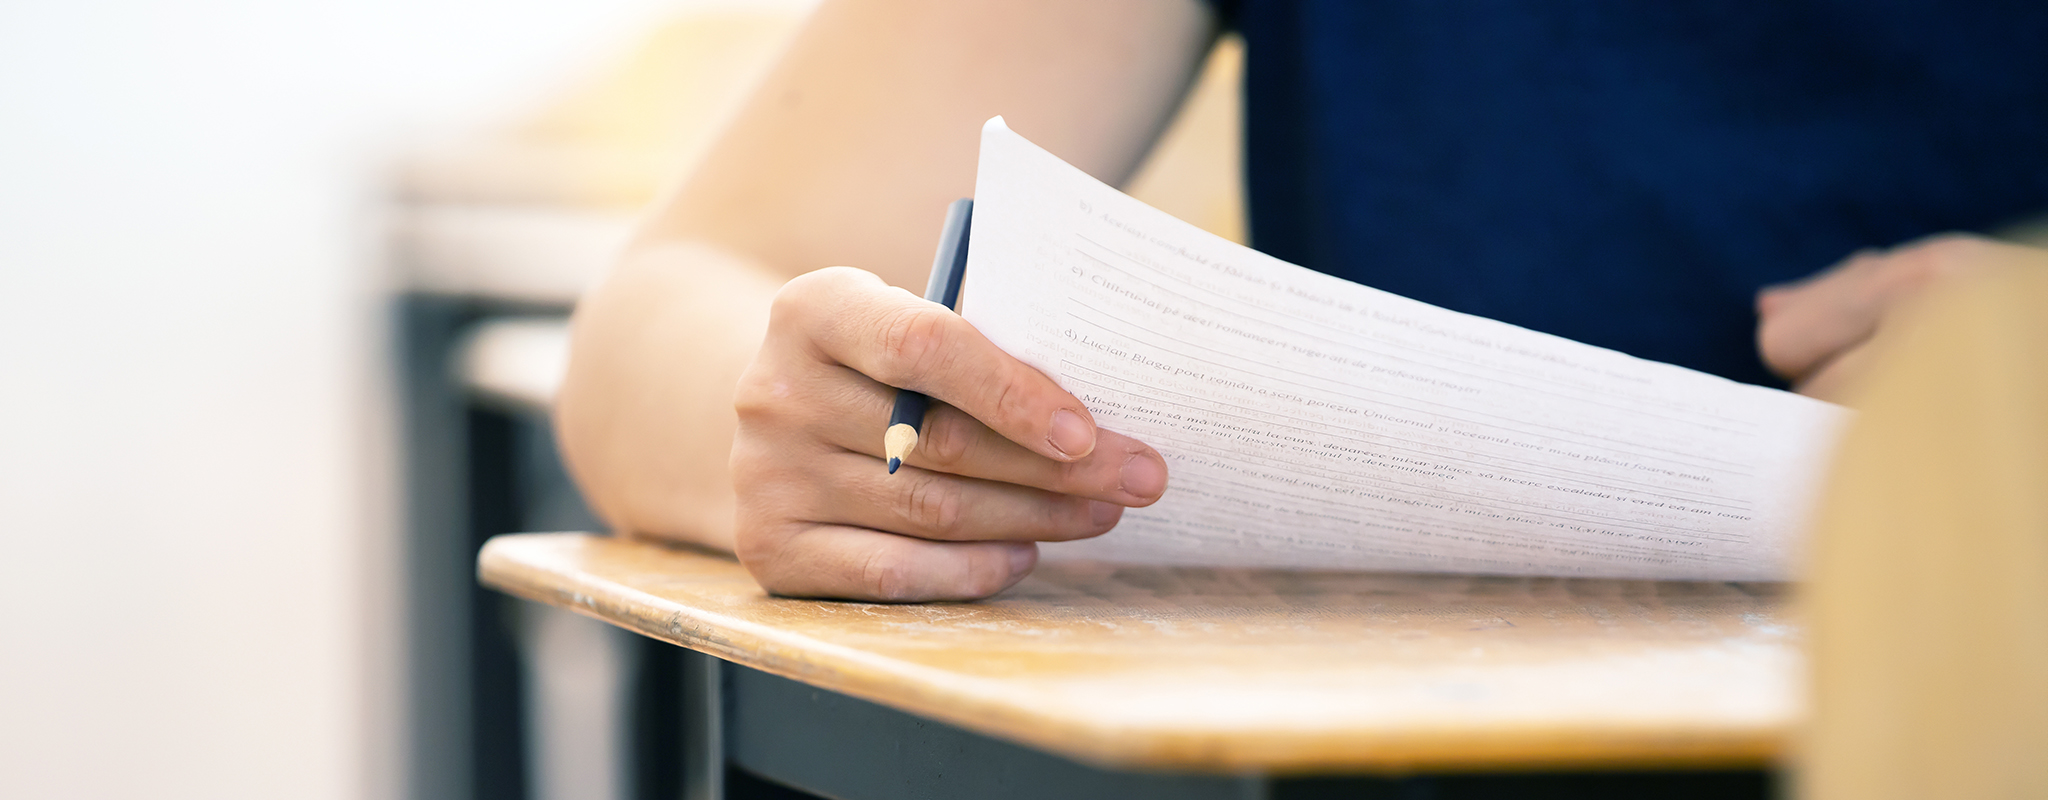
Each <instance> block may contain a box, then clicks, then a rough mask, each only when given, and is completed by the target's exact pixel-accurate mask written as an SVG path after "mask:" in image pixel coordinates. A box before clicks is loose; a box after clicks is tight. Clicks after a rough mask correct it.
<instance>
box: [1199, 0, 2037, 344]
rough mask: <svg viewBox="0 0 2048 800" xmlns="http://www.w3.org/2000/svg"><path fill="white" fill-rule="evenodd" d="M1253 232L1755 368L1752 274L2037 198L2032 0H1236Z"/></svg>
mask: <svg viewBox="0 0 2048 800" xmlns="http://www.w3.org/2000/svg"><path fill="white" fill-rule="evenodd" d="M1231 22H1232V23H1233V24H1234V26H1235V27H1236V28H1237V29H1238V30H1240V31H1241V32H1242V33H1243V35H1244V37H1245V41H1246V45H1247V51H1246V53H1247V56H1246V57H1247V62H1246V105H1245V117H1246V148H1247V165H1246V166H1247V172H1248V181H1247V186H1248V194H1249V200H1250V206H1251V224H1252V238H1253V244H1254V245H1255V246H1257V247H1258V248H1259V249H1261V250H1264V251H1266V252H1269V253H1271V254H1273V255H1275V256H1278V257H1280V258H1283V259H1286V260H1289V261H1293V262H1295V263H1299V264H1302V265H1304V266H1308V267H1311V268H1314V269H1318V270H1321V271H1324V272H1328V273H1331V274H1335V275H1338V276H1341V277H1344V278H1347V279H1350V280H1354V281H1357V282H1360V283H1364V284H1367V285H1370V286H1374V287H1377V288H1380V289H1384V290H1387V291H1391V292H1395V293H1397V294H1401V295H1405V296H1408V297H1412V298H1415V299H1418V300H1423V301H1426V302H1430V303H1435V304H1437V305H1441V306H1445V307H1448V308H1452V309H1456V310H1459V311H1465V312H1469V313H1473V314H1480V315H1484V316H1488V317H1493V318H1496V319H1500V320H1504V321H1507V322H1511V323H1515V324H1518V325H1523V326H1526V327H1529V328H1533V329H1536V330H1541V331H1546V332H1549V333H1554V334H1558V335H1561V336H1567V337H1570V338H1573V339H1578V340H1580V341H1585V342H1589V343H1592V344H1597V345H1602V346H1606V347H1612V348H1615V349H1618V350H1621V351H1624V352H1627V353H1630V354H1633V355H1637V356H1642V357H1645V358H1652V359H1657V360H1661V361H1669V362H1673V363H1677V364H1681V365H1684V366H1688V367H1693V368H1695V369H1701V370H1706V371H1709V372H1715V373H1718V374H1722V375H1726V376H1728V377H1731V378H1736V379H1740V380H1748V381H1756V382H1770V380H1771V379H1770V377H1769V375H1768V374H1767V373H1766V372H1765V370H1764V369H1763V367H1762V365H1761V364H1760V363H1759V362H1758V361H1757V358H1756V355H1755V349H1754V326H1755V317H1754V314H1753V312H1752V303H1753V296H1754V294H1755V292H1756V290H1757V289H1758V288H1759V287H1761V286H1764V285H1767V284H1770V283H1775V282H1780V281H1785V280H1790V279H1793V278H1797V277H1800V276H1803V275H1805V274H1808V273H1810V272H1813V271H1815V270H1818V269H1821V268H1823V267H1826V266H1828V265H1829V264H1830V263H1833V262H1834V261H1836V260H1838V259H1840V258H1842V257H1844V256H1847V255H1848V254H1849V253H1850V252H1852V251H1854V250H1856V249H1858V248H1863V247H1873V246H1889V245H1894V244H1898V243H1900V242H1902V241H1906V240H1909V239H1912V238H1914V237H1918V236H1922V235H1925V234H1929V233H1934V232H1940V231H1947V230H1984V229H1987V228H1990V227H1992V226H1996V225H1999V224H2001V223H2006V222H2010V221H2013V220H2014V219H2015V218H2017V217H2020V216H2023V215H2027V214H2030V213H2038V212H2044V211H2048V3H2030V4H2006V3H1937V2H1932V0H1928V1H1926V2H1881V1H1880V2H1865V1H1859V0H1790V2H1781V3H1764V4H1755V3H1691V2H1679V3H1656V2H1638V1H1637V0H1586V1H1585V2H1509V3H1477V2H1455V1H1450V2H1446V1H1444V0H1370V1H1368V0H1243V2H1242V3H1240V4H1239V5H1238V7H1236V8H1235V9H1233V10H1232V13H1231Z"/></svg>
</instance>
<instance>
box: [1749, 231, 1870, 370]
mask: <svg viewBox="0 0 2048 800" xmlns="http://www.w3.org/2000/svg"><path fill="white" fill-rule="evenodd" d="M1884 264H1885V256H1883V255H1881V254H1877V253H1874V252H1864V253H1859V254H1857V255H1856V256H1854V257H1852V258H1850V259H1849V260H1848V261H1845V262H1843V263H1841V264H1839V265H1837V266H1835V267H1833V268H1830V269H1828V270H1827V271H1825V272H1822V273H1820V274H1817V275H1815V276H1813V277H1811V278H1808V279H1806V280H1804V281H1802V282H1800V283H1797V284H1794V285H1791V286H1786V287H1780V288H1773V289H1767V290H1765V291H1764V292H1762V293H1760V294H1759V295H1758V296H1757V310H1758V312H1759V313H1760V314H1761V315H1762V318H1761V319H1760V320H1759V322H1758V326H1757V348H1758V350H1759V351H1760V352H1761V353H1762V355H1763V357H1764V363H1765V364H1767V365H1769V366H1770V367H1771V369H1772V371H1774V372H1776V373H1778V375H1780V376H1781V377H1784V378H1786V379H1787V380H1792V381H1798V380H1799V379H1801V378H1803V377H1805V376H1806V374H1807V373H1809V372H1811V371H1813V370H1814V368H1816V367H1818V366H1819V365H1820V364H1822V363H1823V362H1825V361H1827V360H1828V359H1829V358H1830V357H1832V356H1834V355H1835V354H1836V353H1839V352H1841V351H1843V350H1846V349H1848V348H1850V347H1854V346H1855V345H1856V344H1858V343H1860V342H1862V341H1864V340H1865V339H1868V338H1870V335H1871V333H1873V332H1874V331H1876V329H1877V323H1878V319H1879V317H1880V315H1881V313H1882V312H1883V305H1882V304H1881V303H1880V302H1879V299H1880V298H1879V296H1878V293H1877V291H1876V290H1877V289H1878V282H1877V281H1876V277H1877V276H1878V274H1879V273H1881V272H1882V271H1883V270H1884Z"/></svg>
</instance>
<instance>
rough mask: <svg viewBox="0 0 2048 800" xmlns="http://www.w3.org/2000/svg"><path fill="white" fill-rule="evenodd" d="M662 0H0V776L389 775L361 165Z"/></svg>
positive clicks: (2, 792)
mask: <svg viewBox="0 0 2048 800" xmlns="http://www.w3.org/2000/svg"><path fill="white" fill-rule="evenodd" d="M677 2H680V0H574V1H573V2H571V1H569V0H550V1H548V2H542V1H540V0H317V1H304V2H284V3H279V2H255V1H254V0H249V1H247V2H236V0H183V1H182V2H167V1H164V2H149V1H147V0H98V1H97V2H92V1H81V0H11V1H10V2H6V3H0V796H4V797H21V798H28V797H36V798H63V797H187V796H189V797H207V798H239V797H247V798H258V797H261V798H275V797H314V798H318V797H337V798H338V797H368V796H386V795H389V794H390V793H392V792H393V791H395V787H396V784H395V783H394V781H395V776H394V775H391V774H390V771H391V770H390V768H391V766H392V765H391V764H390V763H388V762H389V760H390V758H389V756H390V754H389V753H380V752H379V749H380V748H387V749H388V747H389V746H390V743H391V742H392V741H394V740H393V739H392V735H393V731H391V730H389V729H388V726H389V723H390V720H391V719H392V718H393V717H394V715H393V714H392V713H391V709H390V708H388V707H387V706H388V704H389V703H390V702H392V701H391V699H390V698H391V697H392V696H393V695H392V694H391V692H390V689H391V687H390V686H389V685H388V682H389V680H390V679H391V677H392V676H391V675H390V674H388V672H389V670H388V667H389V663H388V662H389V653H385V652H382V649H383V648H386V647H387V645H386V644H384V643H383V638H382V637H383V636H384V635H385V634H386V633H388V630H387V629H388V627H389V620H380V619H379V618H378V616H377V614H376V609H378V608H379V607H380V606H379V605H378V604H377V603H376V602H374V601H375V600H376V599H377V597H378V595H379V593H380V592H382V591H385V583H386V581H387V580H388V576H385V575H382V574H380V570H382V569H385V568H387V567H388V564H380V563H379V562H378V561H377V559H376V558H375V557H374V554H376V553H386V552H389V546H388V537H389V536H390V535H391V526H390V524H389V510H388V507H386V506H388V497H387V498H386V500H385V502H384V503H383V504H382V505H380V503H379V502H377V498H378V497H379V496H380V494H382V493H385V492H386V488H385V482H386V481H388V480H389V466H388V463H387V462H386V461H385V460H384V459H386V458H388V456H389V454H388V453H387V452H385V451H384V448H383V447H381V446H379V445H377V444H375V443H374V441H373V439H372V438H371V437H372V435H373V434H375V433H376V432H378V431H380V430H383V429H384V428H383V426H384V425H385V424H386V423H385V422H384V421H381V420H380V419H378V417H377V415H378V413H379V412H378V411H377V405H376V403H374V402H372V398H374V396H375V386H374V379H375V376H376V375H378V374H379V369H380V368H381V367H380V365H378V364H377V363H375V362H374V359H376V358H378V357H380V356H381V351H380V350H379V347H380V342H379V341H378V339H377V337H378V336H379V335H381V331H380V330H379V320H378V318H377V317H376V316H375V314H374V313H373V311H374V310H375V309H376V308H377V305H376V303H375V302H374V299H375V296H376V293H377V292H378V291H380V288H381V287H380V285H379V282H378V278H377V277H376V275H377V270H376V269H375V264H376V259H375V255H376V249H375V243H374V241H372V240H371V237H370V236H369V231H371V230H372V229H373V226H372V225H371V224H370V221H371V220H372V215H371V214H370V213H369V212H370V209H371V208H372V207H373V203H372V200H373V199H374V190H375V182H374V176H375V172H374V168H375V167H376V166H377V164H378V163H379V161H380V159H381V157H382V156H383V155H384V154H387V153H388V152H390V150H391V149H392V148H393V147H394V146H396V143H397V142H401V141H403V137H402V136H399V135H397V133H395V132H399V131H406V130H426V129H433V128H435V127H437V126H445V125H447V124H449V123H450V122H451V121H454V120H465V119H475V118H477V117H479V116H483V117H488V116H491V115H493V114H501V113H503V112H504V111H505V110H507V109H510V108H514V107H517V105H518V104H519V103H520V102H521V101H523V100H527V99H529V98H533V97H536V96H537V95H539V94H540V93H542V92H543V91H544V90H546V89H550V88H554V87H555V86H558V85H560V83H561V82H562V81H563V80H565V79H567V78H569V77H572V75H573V70H574V68H575V67H576V66H577V65H579V64H584V63H587V62H589V61H590V60H591V58H592V57H593V56H597V55H600V54H601V52H602V50H603V49H604V48H605V47H606V46H607V45H614V44H624V43H626V42H627V40H629V39H630V32H631V31H632V30H635V29H636V25H637V24H638V23H643V22H646V21H648V20H650V19H654V18H658V17H659V16H660V14H661V12H662V11H663V10H664V9H665V7H667V6H671V5H674V4H675V3H677ZM380 704H384V705H383V706H380Z"/></svg>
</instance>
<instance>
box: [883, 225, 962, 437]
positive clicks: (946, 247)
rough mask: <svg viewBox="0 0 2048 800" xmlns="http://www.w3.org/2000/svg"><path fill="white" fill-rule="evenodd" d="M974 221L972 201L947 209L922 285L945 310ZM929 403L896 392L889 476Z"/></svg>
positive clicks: (952, 301) (888, 432) (954, 299)
mask: <svg viewBox="0 0 2048 800" xmlns="http://www.w3.org/2000/svg"><path fill="white" fill-rule="evenodd" d="M973 219H974V201H973V200H968V199H961V200H955V201H953V204H952V205H950V206H947V207H946V225H945V227H944V228H942V229H940V232H939V252H938V253H937V255H934V256H933V257H932V276H931V280H929V281H928V282H926V283H925V287H924V299H926V300H930V301H931V302H934V303H938V304H939V305H942V306H945V307H947V308H954V307H955V306H957V305H959V303H960V282H961V279H962V278H964V277H965V276H966V274H967V241H968V227H969V225H970V223H971V222H972V221H973ZM931 402H932V401H931V398H929V397H926V396H924V395H923V394H921V393H919V392H913V391H911V390H909V389H898V390H897V391H896V407H895V409H894V410H892V411H891V412H889V427H888V428H887V429H885V430H884V432H883V434H882V450H883V453H884V454H885V455H886V456H887V457H888V459H889V474H891V475H894V474H896V470H897V468H899V467H901V466H903V459H904V458H905V457H906V456H909V455H910V451H911V450H914V449H916V448H917V439H918V434H919V432H920V431H922V430H923V428H924V413H925V411H927V410H929V409H930V408H931Z"/></svg>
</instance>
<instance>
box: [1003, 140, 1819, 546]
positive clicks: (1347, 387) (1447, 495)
mask: <svg viewBox="0 0 2048 800" xmlns="http://www.w3.org/2000/svg"><path fill="white" fill-rule="evenodd" d="M972 235H973V239H972V244H971V245H970V250H969V258H968V272H967V283H966V288H965V297H964V301H963V302H964V307H963V313H964V314H965V315H966V317H967V319H968V320H969V321H970V322H972V323H974V325H975V326H976V327H978V328H979V329H980V330H981V331H982V332H983V333H985V334H987V335H988V336H989V337H990V338H991V339H993V340H994V341H995V342H996V343H997V344H998V345H1000V346H1002V347H1003V349H1004V350H1006V351H1008V352H1010V353H1012V354H1014V355H1016V356H1017V357H1018V358H1021V359H1023V360H1024V361H1026V362H1027V363H1030V364H1032V365H1033V366H1036V367H1038V368H1039V369H1041V370H1043V371H1045V372H1046V374H1048V375H1051V376H1053V378H1054V379H1055V380H1057V381H1059V383H1060V385H1061V386H1063V387H1065V388H1066V389H1067V390H1068V391H1070V392H1073V393H1074V394H1075V395H1076V396H1078V397H1080V398H1081V399H1082V401H1083V402H1085V403H1087V404H1088V408H1089V410H1090V411H1091V412H1092V413H1093V414H1094V415H1095V418H1096V420H1097V422H1098V423H1100V424H1101V425H1103V426H1105V427H1108V428H1110V429H1112V430H1117V431H1121V432H1124V433H1128V434H1130V435H1133V436H1136V437H1138V438H1139V439H1142V440H1144V441H1146V442H1148V443H1150V444H1152V445H1153V446H1154V447H1157V448H1158V449H1159V451H1160V452H1161V453H1162V454H1164V455H1165V456H1166V461H1167V467H1168V470H1169V472H1170V486H1169V488H1168V490H1167V493H1166V496H1165V497H1164V498H1162V499H1161V500H1160V501H1159V502H1158V503H1157V504H1155V505H1153V506H1151V507H1149V508H1145V509H1133V510H1131V511H1129V512H1126V513H1125V515H1124V518H1123V522H1122V523H1121V524H1119V525H1118V526H1117V528H1116V529H1115V530H1113V531H1111V532H1110V533H1109V534H1107V535H1104V536H1102V537H1099V538H1096V539H1091V540H1087V541H1083V542H1073V543H1062V544H1051V545H1046V546H1045V553H1046V555H1047V557H1051V558H1062V557H1085V558H1097V559H1104V560H1114V561H1135V562H1145V563H1169V564H1187V565H1216V566H1257V567H1279V568H1297V569H1381V570H1414V571H1432V572H1475V573H1493V574H1511V575H1558V576H1597V577H1618V578H1662V579H1688V580H1781V579H1785V578H1787V577H1789V576H1790V573H1791V571H1792V568H1793V565H1794V562H1795V561H1796V558H1797V552H1796V551H1797V545H1798V535H1799V531H1800V529H1801V526H1802V523H1803V521H1804V516H1805V514H1806V512H1807V509H1808V501H1809V498H1810V495H1811V492H1812V490H1813V489H1814V488H1815V484H1816V482H1817V478H1818V477H1819V473H1820V471H1821V469H1822V468H1823V466H1824V461H1825V454H1826V452H1827V449H1828V447H1829V445H1830V444H1831V443H1832V441H1833V438H1834V434H1835V432H1836V430H1837V428H1838V427H1839V426H1840V424H1841V423H1842V422H1844V421H1845V419H1846V416H1847V413H1848V412H1846V411H1845V410H1843V409H1841V408H1840V407H1837V406H1833V405H1830V404H1827V403H1823V402H1820V401H1817V400H1812V399H1809V398H1806V397H1801V396H1799V395H1795V394H1791V393H1787V392H1781V391H1776V390H1773V389H1767V388H1763V387H1758V386H1751V385H1748V384H1742V383H1737V382H1734V381H1729V380H1725V379H1722V378H1719V377H1715V376H1711V375H1706V374H1703V373H1699V372H1694V371H1691V370H1687V369H1684V368H1681V367H1676V366H1672V365H1669V364H1661V363H1656V362H1651V361H1644V360H1642V359H1637V358H1633V357H1631V356H1628V355H1624V354H1622V353H1617V352H1614V351H1611V350H1605V349H1602V348H1597V347H1593V346H1590V345H1585V344H1580V343H1578V342H1573V341H1570V340H1567V339H1562V338H1559V337H1556V336H1551V335H1547V334H1542V333H1537V332H1534V331H1530V330H1527V329H1523V328H1518V327H1515V326H1513V325H1508V324H1505V323H1501V322H1496V321H1493V320H1488V319H1483V318H1479V317H1473V316H1469V315H1466V314H1460V313H1456V312H1452V311H1447V310H1445V309H1441V308H1437V307H1435V306H1431V305H1428V304H1425V303H1420V302H1416V301H1413V300H1409V299H1406V298H1402V297H1398V296H1395V295H1392V294H1388V293H1386V292H1381V291H1378V290H1375V289H1371V288H1368V287H1365V286H1360V285H1358V284H1355V283H1351V282H1348V281H1344V280H1342V279H1338V278H1333V277H1330V276H1327V275H1322V274H1320V273H1317V272H1314V271H1311V270H1308V269H1304V268H1302V267H1298V266H1294V265H1292V264H1288V263H1286V262H1283V261H1280V260H1278V259H1275V258H1272V257H1269V256H1266V255H1263V254H1261V253H1258V252H1256V251H1254V250H1251V249H1249V248H1246V247H1243V246H1240V245H1238V244H1235V243H1232V242H1230V241H1228V240H1225V239H1222V238H1220V237H1217V236H1214V235H1211V234H1209V233H1207V232H1204V231H1202V230H1200V229H1198V228H1195V227H1194V226H1192V225H1189V224H1187V223H1185V222H1182V221H1180V220H1178V219H1174V218H1173V217H1171V216H1168V215H1167V214H1165V213H1163V212H1161V211H1158V210H1157V209H1154V208H1152V207H1150V206H1147V205H1145V204H1144V203H1141V202H1139V201H1137V200H1134V199H1132V198H1130V197H1128V196H1126V195H1124V194H1122V193H1121V192H1118V191H1116V190H1115V189H1114V188H1111V187H1109V186H1108V185H1105V184H1103V183H1101V182H1099V181H1097V180H1095V179H1094V178H1091V177H1089V176H1088V175H1087V174H1085V173H1083V172H1081V171H1080V170H1078V169H1076V168H1074V167H1072V166H1070V165H1068V164H1067V163H1065V162H1063V161H1061V160H1059V159H1058V158H1057V157H1055V156H1053V155H1052V154H1050V153H1047V152H1046V151H1044V150H1042V149H1040V148H1039V147H1037V146H1036V145H1033V144H1031V143H1030V142H1028V141H1026V140H1025V139H1024V138H1023V137H1021V136H1019V135H1017V134H1016V133H1014V132H1012V131H1011V130H1010V129H1009V128H1008V127H1007V126H1005V125H1004V124H1003V122H1002V120H1001V118H997V119H994V120H990V122H989V124H988V125H987V126H986V127H985V128H984V130H983V132H982V144H981V166H980V174H979V177H978V179H977V182H976V186H975V207H974V224H973V234H972Z"/></svg>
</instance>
